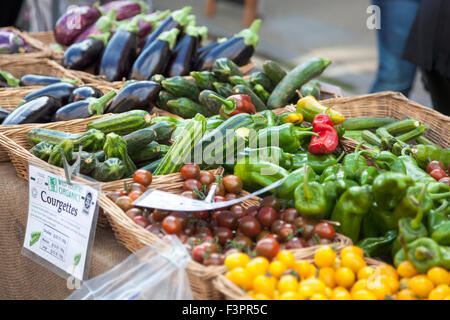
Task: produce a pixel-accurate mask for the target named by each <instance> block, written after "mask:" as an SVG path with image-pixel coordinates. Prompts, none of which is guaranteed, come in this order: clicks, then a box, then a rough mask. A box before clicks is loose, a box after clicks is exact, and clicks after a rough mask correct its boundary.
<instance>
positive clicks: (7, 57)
mask: <svg viewBox="0 0 450 320" xmlns="http://www.w3.org/2000/svg"><path fill="white" fill-rule="evenodd" d="M0 30H7V31H12V32H14V33H15V34H17V35H19V36H21V37H22V38H23V39H24V40H25V42H26V43H27V44H28V46H29V47H30V48H31V51H30V52H24V53H14V54H0V61H2V63H5V62H9V61H11V60H12V61H24V60H26V59H36V58H50V57H51V56H52V52H51V50H50V49H49V48H48V47H47V46H46V45H45V44H44V43H42V42H41V41H39V40H38V39H36V38H33V37H31V36H30V35H29V34H28V33H27V32H21V31H20V30H18V29H16V28H14V27H6V28H1V29H0Z"/></svg>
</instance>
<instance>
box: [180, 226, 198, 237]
mask: <svg viewBox="0 0 450 320" xmlns="http://www.w3.org/2000/svg"><path fill="white" fill-rule="evenodd" d="M183 233H184V234H185V235H187V236H193V235H194V233H195V226H194V225H187V226H186V227H185V228H184V229H183Z"/></svg>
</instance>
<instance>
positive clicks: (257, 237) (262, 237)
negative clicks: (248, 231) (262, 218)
mask: <svg viewBox="0 0 450 320" xmlns="http://www.w3.org/2000/svg"><path fill="white" fill-rule="evenodd" d="M270 234H271V233H270V231H268V230H263V231H261V232H260V233H259V234H258V235H257V236H256V241H259V240H261V239H264V238H265V237H267V236H269V235H270Z"/></svg>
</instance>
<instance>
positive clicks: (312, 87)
mask: <svg viewBox="0 0 450 320" xmlns="http://www.w3.org/2000/svg"><path fill="white" fill-rule="evenodd" d="M300 94H301V95H302V96H303V97H306V96H313V97H314V98H316V99H317V100H319V98H320V82H319V81H318V80H316V79H313V80H310V81H308V82H307V83H305V84H304V85H303V86H302V87H301V88H300Z"/></svg>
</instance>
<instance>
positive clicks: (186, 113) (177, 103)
mask: <svg viewBox="0 0 450 320" xmlns="http://www.w3.org/2000/svg"><path fill="white" fill-rule="evenodd" d="M167 107H168V108H169V111H170V112H172V113H173V114H176V115H177V116H180V117H182V118H184V119H190V118H193V117H195V115H196V114H197V113H200V114H202V115H204V116H206V117H208V116H210V113H209V111H208V110H207V109H206V108H205V107H204V106H202V105H201V104H198V103H196V102H195V101H193V100H191V99H189V98H178V99H175V100H170V101H169V102H167Z"/></svg>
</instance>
